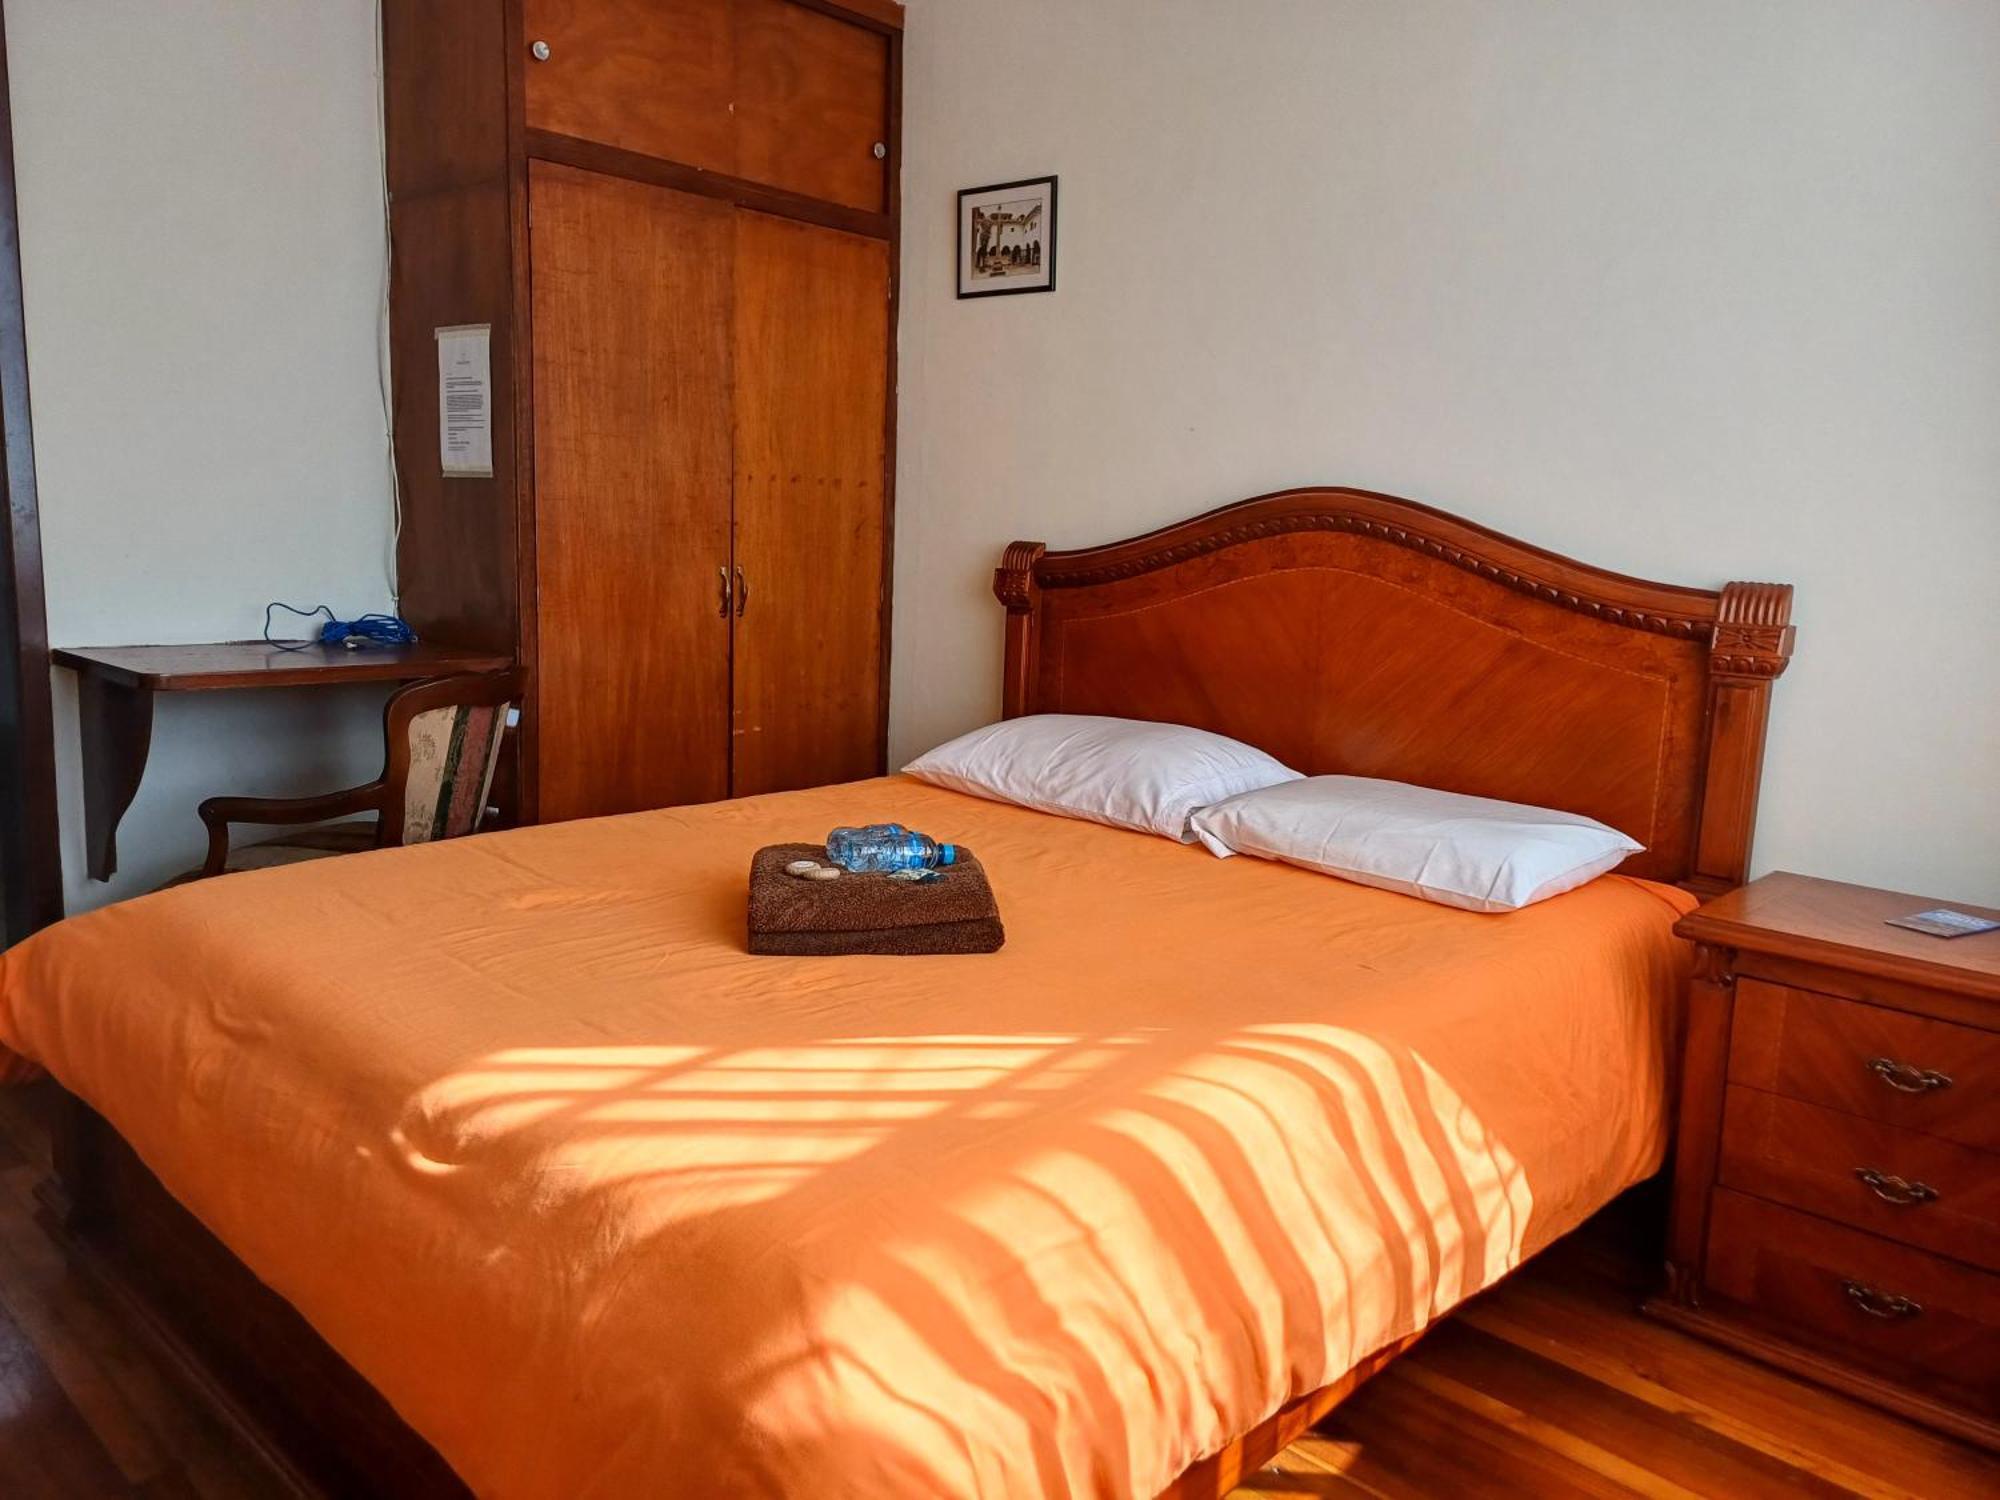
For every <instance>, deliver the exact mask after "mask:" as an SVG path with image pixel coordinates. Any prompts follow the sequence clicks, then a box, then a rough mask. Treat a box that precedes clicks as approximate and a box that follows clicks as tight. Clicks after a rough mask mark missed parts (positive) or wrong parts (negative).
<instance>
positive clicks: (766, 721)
mask: <svg viewBox="0 0 2000 1500" xmlns="http://www.w3.org/2000/svg"><path fill="white" fill-rule="evenodd" d="M735 322H736V372H735V374H736V382H735V391H736V403H735V404H736V556H737V561H738V564H739V566H740V567H741V568H742V570H743V585H742V587H741V589H740V590H739V593H738V599H737V603H738V607H739V609H740V611H741V613H740V615H739V617H738V619H737V621H736V671H735V677H736V684H735V726H734V728H735V733H734V750H733V762H734V775H733V779H732V789H733V791H734V793H735V794H736V795H737V796H739V797H742V796H750V795H753V794H755V793H758V792H773V791H783V790H786V789H788V788H792V787H801V786H816V785H820V784H822V783H826V782H834V781H851V780H855V779H857V778H859V777H864V776H873V775H876V774H878V773H879V772H880V770H881V726H882V709H883V702H884V700H883V694H884V690H885V685H884V683H883V680H882V604H883V588H884V583H885V580H884V577H883V544H884V535H885V524H886V516H885V514H884V509H883V501H884V489H885V474H884V464H885V453H886V440H887V435H886V431H885V425H884V424H885V421H886V418H887V402H888V353H889V247H888V245H887V243H886V242H884V241H881V240H874V239H865V238H862V237H860V236H857V235H851V234H843V233H841V232H839V231H837V230H832V229H821V228H818V227H816V226H813V225H809V224H800V223H795V222H792V221H790V220H785V219H776V218H771V217H769V216H767V215H764V214H757V213H751V212H749V211H747V210H739V211H738V212H737V215H736V318H735Z"/></svg>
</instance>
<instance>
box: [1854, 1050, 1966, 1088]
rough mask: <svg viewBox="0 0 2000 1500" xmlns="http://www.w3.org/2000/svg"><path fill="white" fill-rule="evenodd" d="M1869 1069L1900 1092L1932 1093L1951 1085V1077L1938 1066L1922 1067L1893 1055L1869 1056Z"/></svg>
mask: <svg viewBox="0 0 2000 1500" xmlns="http://www.w3.org/2000/svg"><path fill="white" fill-rule="evenodd" d="M1868 1071H1869V1072H1871V1073H1873V1074H1874V1075H1875V1076H1876V1077H1877V1078H1879V1079H1881V1080H1882V1081H1883V1082H1884V1083H1886V1084H1888V1085H1889V1087H1890V1088H1892V1089H1894V1090H1895V1091H1896V1092H1897V1093H1899V1094H1931V1093H1936V1092H1937V1091H1938V1090H1939V1089H1948V1088H1950V1087H1951V1079H1950V1078H1949V1077H1948V1076H1946V1075H1945V1074H1943V1073H1940V1072H1939V1071H1938V1070H1937V1069H1936V1068H1920V1067H1918V1066H1917V1065H1916V1064H1915V1063H1906V1062H1897V1061H1896V1060H1895V1059H1894V1058H1893V1057H1871V1058H1869V1059H1868Z"/></svg>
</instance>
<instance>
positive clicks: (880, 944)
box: [750, 844, 1007, 955]
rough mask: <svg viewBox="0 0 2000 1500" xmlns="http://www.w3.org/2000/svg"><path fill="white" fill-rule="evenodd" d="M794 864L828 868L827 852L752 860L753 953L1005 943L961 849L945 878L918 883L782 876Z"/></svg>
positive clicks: (982, 947) (775, 853)
mask: <svg viewBox="0 0 2000 1500" xmlns="http://www.w3.org/2000/svg"><path fill="white" fill-rule="evenodd" d="M798 859H812V860H818V861H819V862H820V863H821V864H826V863H828V860H827V857H826V846H825V845H823V844H772V845H770V846H769V847H767V848H763V849H759V850H758V851H757V854H756V857H755V858H754V859H752V860H751V861H750V951H751V952H752V953H786V954H794V955H822V954H834V953H991V952H993V950H994V949H996V948H998V947H999V946H1000V945H1001V944H1002V943H1003V942H1005V941H1006V940H1007V934H1006V932H1005V931H1004V930H1003V929H1002V928H1001V926H1000V908H999V907H998V906H997V905H995V904H994V901H993V887H992V886H990V885H988V884H987V883H986V872H985V871H984V870H983V869H981V868H980V865H979V860H978V859H977V858H976V857H975V856H974V855H973V854H972V853H971V852H970V851H969V850H967V849H966V847H965V846H964V845H963V844H960V845H959V846H958V860H957V863H955V864H952V865H948V866H946V867H945V868H944V869H942V870H940V871H939V872H938V874H939V875H940V877H942V878H940V879H937V880H931V881H925V882H922V883H917V882H913V881H908V880H891V879H890V878H889V877H888V876H887V875H849V874H847V873H845V872H842V874H841V877H840V879H838V880H801V879H799V878H798V877H797V876H796V875H787V874H786V873H785V866H786V865H788V864H790V863H792V861H793V860H798Z"/></svg>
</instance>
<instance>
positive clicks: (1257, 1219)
mask: <svg viewBox="0 0 2000 1500" xmlns="http://www.w3.org/2000/svg"><path fill="white" fill-rule="evenodd" d="M887 817H895V818H898V819H900V820H902V821H904V822H906V823H909V824H911V825H913V826H915V827H919V828H923V829H925V830H927V831H930V832H934V833H936V834H938V835H940V836H944V837H955V838H957V839H960V840H962V841H963V842H965V843H967V844H970V845H971V846H972V847H974V848H975V849H977V850H978V852H979V854H980V856H981V857H982V858H983V859H984V861H985V863H986V867H987V869H988V870H989V871H990V872H991V875H992V878H993V882H994V886H995V888H996V891H997V892H998V895H999V898H1000V902H1001V908H1002V913H1003V915H1004V917H1005V919H1006V923H1007V932H1008V943H1007V946H1006V948H1005V949H1004V950H1003V951H1002V952H1000V953H998V954H995V955H992V956H990V957H976V958H969V957H952V958H900V959H899V958H829V959H782V958H751V957H748V956H746V955H745V954H744V952H743V934H742V923H743V910H744V881H745V875H746V872H747V870H748V867H749V862H750V854H751V851H752V850H753V849H754V848H756V847H757V846H758V845H760V844H764V843H770V842H775V841H778V840H782V839H792V838H811V837H814V836H816V835H819V834H821V833H823V832H824V831H825V830H826V829H827V828H828V827H830V826H832V825H834V824H836V823H853V822H861V821H865V820H868V819H871V818H887ZM1689 904H1690V903H1689V902H1688V901H1687V900H1686V899H1685V898H1683V897H1681V896H1680V895H1678V894H1677V893H1675V892H1672V891H1669V890H1666V889H1664V888H1662V887H1658V886H1651V885H1646V884H1643V883H1641V882H1636V881H1631V880H1626V879H1622V878H1619V877H1609V878H1606V879H1603V880H1600V881H1597V882H1595V883H1594V884H1592V885H1590V886H1588V887H1585V888H1584V889H1582V890H1579V891H1576V892H1573V893H1571V894H1569V895H1566V896H1562V897H1559V898H1557V899H1556V900H1554V901H1550V902H1548V903H1546V904H1545V905H1542V906H1539V907H1535V908H1531V909H1530V910H1527V911H1524V912H1520V913H1517V914H1513V915H1508V916H1478V915H1473V914H1469V913H1463V912H1456V911H1450V910H1446V909H1444V908H1441V907H1436V906H1427V905H1424V904H1422V903H1420V902H1418V901H1415V900H1411V899H1409V898H1407V897H1403V896H1397V895H1389V894H1385V893H1380V892H1375V891H1370V890H1366V889H1363V888H1361V887H1359V886H1354V885H1349V884H1345V883H1343V882H1341V881H1338V880H1333V879H1329V878H1328V877H1326V876H1322V875H1315V874H1310V873H1307V872H1304V871H1300V870H1294V869H1289V868H1286V867H1283V866H1280V865H1276V864H1269V863H1264V862H1261V861H1258V860H1253V859H1237V860H1230V861H1226V862H1225V861H1219V860H1216V859H1214V858H1212V857H1210V856H1209V855H1208V854H1206V853H1204V852H1203V851H1202V850H1201V849H1199V848H1195V847H1181V846H1177V845H1174V844H1171V843H1168V842H1166V841H1165V840H1162V839H1159V838H1155V837H1151V836H1147V835H1141V834H1134V833H1126V832H1120V831H1117V830H1113V829H1107V828H1100V827H1096V826H1093V825H1091V824H1086V823H1078V822H1071V821H1066V820H1062V819H1058V818H1054V817H1051V816H1047V815H1044V814H1040V813H1033V812H1027V811H1024V810H1021V809H1017V808H1012V807H1004V806H999V805H996V804H993V803H987V802H981V801H978V800H975V799H973V798H970V797H965V796H962V795H959V794H957V793H952V792H946V791H940V790H936V789H932V788H928V787H924V786H921V785H919V784H917V783H915V782H912V781H909V780H905V779H902V778H891V779H889V780H885V781H880V782H871V783H862V784H859V785H856V786H849V787H836V788H828V789H824V790H819V791H813V792H798V793H790V794H786V795H783V796H777V797H765V798H757V799H752V800H749V801H743V802H736V803H725V804H721V805H718V806H713V807H703V808H691V809H683V810H678V811H670V812H661V813H651V814H643V815H640V816H635V817H630V818H618V819H607V820H602V821H597V822H590V823H574V824H567V825H561V826H556V827H548V828H536V829H528V830H523V831H521V832H518V833H510V834H501V835H496V836H492V837H487V838H480V839H474V840H468V841H462V842H459V843H455V844H441V845H430V846H425V847H418V848H412V849H407V850H393V851H385V852H382V853H378V854H365V855H359V856H355V857H353V858H348V859H340V860H334V861H330V862H324V863H321V864H317V865H313V866H304V867H293V868H289V869H281V870H274V871H269V872H264V873H259V874H249V875H232V876H229V877H227V878H224V879H221V880H215V881H209V882H205V883H202V884H198V885H194V886H189V887H185V888H182V889H179V890H176V891H172V892H168V893H166V894H163V895H157V896H150V897H146V898H144V899H142V900H137V901H131V902H128V903H125V904H123V905H120V906H115V907H112V908H109V909H107V910H104V911H100V912H96V913H93V914H91V915H88V916H84V917H80V918H77V919H75V920H73V921H70V922H66V923H64V924H62V925H61V926H60V927H58V928H56V929H54V930H52V931H50V932H47V933H45V934H43V935H42V936H40V937H38V938H36V939H34V940H33V941H31V942H29V943H27V944H24V945H22V946H21V947H19V948H17V949H15V950H13V951H12V952H9V953H7V954H6V955H4V956H3V957H0V1041H4V1042H5V1043H6V1044H7V1045H8V1046H9V1047H11V1048H14V1049H16V1050H17V1051H18V1052H20V1053H21V1054H23V1055H25V1056H27V1057H30V1058H33V1059H35V1060H37V1061H39V1062H41V1063H43V1064H45V1065H46V1066H47V1067H48V1068H49V1069H50V1070H51V1071H52V1072H53V1073H55V1075H56V1076H57V1077H58V1078H60V1079H61V1080H62V1081H63V1082H64V1083H65V1084H67V1085H68V1086H69V1087H70V1088H72V1089H73V1090H75V1091H76V1092H77V1093H79V1094H81V1095H82V1096H83V1097H84V1098H85V1099H87V1100H88V1101H90V1102H91V1103H92V1104H93V1105H95V1106H96V1107H97V1108H98V1109H99V1110H100V1111H101V1112H102V1113H103V1114H104V1115H105V1116H106V1117H108V1118H109V1120H110V1121H111V1123H112V1124H113V1125H114V1126H116V1128H117V1129H118V1130H119V1131H120V1132H121V1133H122V1134H123V1135H124V1136H125V1138H126V1139H127V1140H128V1141H130V1142H131V1143H132V1144H133V1145H134V1146H135V1147H136V1148H137V1150H138V1151H139V1153H140V1154H141V1156H143V1157H144V1158H145V1160H146V1161H147V1162H148V1163H149V1164H150V1165H151V1167H152V1168H153V1169H154V1171H155V1172H156V1173H157V1174H158V1175H159V1177H160V1178H161V1179H162V1180H163V1181H164V1182H165V1183H166V1185H167V1186H168V1187H169V1188H170V1189H171V1190H172V1191H173V1192H174V1193H175V1194H176V1196H178V1197H179V1198H180V1199H181V1200H182V1201H183V1202H185V1203H186V1204H187V1205H188V1206H189V1207H190V1208H191V1209H193V1210H194V1212H195V1213H196V1214H197V1215H199V1216H200V1218H201V1219H202V1220H203V1221H205V1222H206V1223H207V1224H208V1225H209V1226H210V1227H211V1228H212V1229H213V1230H214V1231H215V1232H216V1233H217V1234H218V1235H220V1236H221V1237H222V1238H223V1239H224V1240H225V1241H227V1242H228V1244H229V1245H230V1246H231V1247H232V1248H233V1249H234V1250H235V1251H236V1253H237V1254H238V1256H240V1258H241V1259H242V1260H244V1261H245V1262H246V1263H247V1264H248V1265H249V1266H250V1267H251V1268H252V1269H253V1270H255V1271H256V1272H257V1273H258V1274H259V1275H260V1276H262V1277H263V1278H264V1279H265V1280H266V1281H267V1282H269V1283H270V1284H271V1285H272V1286H273V1287H275V1288H276V1289H277V1290H278V1291H280V1292H281V1293H283V1294H284V1295H285V1296H286V1297H288V1298H289V1299H290V1300H291V1301H292V1302H293V1303H294V1304H295V1305H296V1306H297V1307H298V1308H299V1309H300V1310H301V1311H303V1312H304V1313H305V1315H306V1316H307V1317H308V1318H309V1319H310V1320H311V1322H312V1323H313V1324H314V1325H315V1326H316V1327H317V1328H318V1329H319V1330H320V1331H321V1333H322V1334H324V1335H325V1337H326V1338H327V1339H328V1340H329V1341H330V1342H331V1343H332V1344H333V1345H334V1347H335V1348H337V1349H338V1350H339V1351H340V1352H341V1353H342V1354H343V1355H344V1356H345V1357H346V1358H347V1359H348V1360H349V1361H350V1362H351V1363H352V1364H353V1365H354V1366H355V1368H356V1369H358V1370H360V1371H361V1373H362V1374H364V1375H365V1376H366V1377H367V1378H368V1379H369V1380H370V1381H371V1382H372V1383H373V1384H374V1385H375V1386H376V1387H377V1388H378V1389H380V1390H381V1391H382V1392H383V1393H384V1394H385V1395H386V1396H387V1397H388V1398H389V1399H390V1400H391V1401H392V1402H393V1403H394V1404H395V1406H396V1407H397V1408H398V1409H399V1410H400V1411H401V1412H402V1413H403V1414H404V1415H405V1416H406V1417H407V1418H408V1420H409V1421H410V1422H411V1423H412V1425H414V1426H415V1427H416V1428H417V1429H418V1430H419V1431H420V1432H422V1433H423V1434H424V1435H425V1436H426V1437H428V1438H429V1439H430V1440H431V1441H432V1442H433V1443H434V1444H436V1446H437V1447H438V1449H439V1450H440V1451H441V1452H442V1453H443V1454H444V1455H445V1457H446V1458H447V1459H448V1460H449V1461H450V1462H451V1463H452V1464H453V1465H454V1466H455V1467H456V1468H457V1469H458V1470H459V1471H460V1473H462V1474H463V1475H464V1476H465V1478H466V1479H467V1480H468V1481H469V1482H470V1483H471V1484H472V1485H473V1486H474V1487H475V1488H476V1489H477V1490H478V1491H480V1492H481V1493H482V1494H489V1495H495V1496H547V1497H562V1500H580V1497H606V1500H610V1497H616V1500H626V1497H630V1496H636V1495H672V1494H681V1493H701V1494H727V1495H776V1494H783V1495H791V1496H810V1497H814V1500H836V1497H847V1496H852V1497H867V1500H896V1497H911V1500H919V1497H920V1500H936V1497H939V1496H961V1495H965V1496H971V1495H977V1496H988V1497H990V1496H1021V1497H1041V1496H1061V1495H1090V1496H1127V1495H1136V1496H1146V1495H1150V1494H1152V1493H1154V1492H1156V1491H1158V1490H1159V1489H1161V1488H1162V1487H1163V1486H1165V1485H1166V1484H1168V1483H1169V1482H1170V1481H1171V1480H1172V1479H1174V1477H1175V1476H1176V1475H1177V1474H1178V1473H1179V1472H1180V1471H1181V1470H1182V1469H1183V1468H1185V1467H1186V1466H1187V1465H1188V1464H1189V1463H1191V1462H1193V1461H1194V1460H1196V1459H1198V1458H1200V1457H1202V1456H1204V1455H1206V1454H1207V1453H1210V1452H1212V1451H1214V1450H1215V1449H1217V1448H1219V1447H1220V1446H1221V1445H1223V1444H1224V1443H1225V1442H1226V1441H1227V1440H1228V1439H1230V1438H1231V1437H1232V1436H1234V1435H1236V1434H1238V1433H1240V1432H1243V1431H1245V1430H1247V1429H1248V1428H1250V1427H1252V1426H1253V1425H1255V1424H1256V1423H1257V1422H1258V1421H1260V1420H1261V1419H1263V1418H1264V1417H1266V1416H1268V1415H1270V1414H1271V1413H1272V1412H1273V1411H1274V1410H1275V1409H1277V1408H1278V1407H1279V1406H1280V1405H1281V1404H1283V1403H1284V1402H1285V1401H1287V1400H1288V1399H1289V1398H1292V1397H1294V1396H1297V1395H1300V1394H1302V1393H1304V1392H1307V1391H1310V1390H1312V1389H1313V1388H1315V1387H1317V1386H1320V1385H1322V1384H1324V1383H1326V1382H1328V1381H1330V1380H1332V1379H1334V1378H1335V1377H1336V1376H1338V1375H1339V1374H1341V1373H1342V1372H1343V1371H1344V1370H1346V1369H1347V1368H1348V1367H1349V1366H1350V1365H1351V1364H1353V1363H1354V1362H1355V1361H1356V1360H1358V1359H1360V1358H1361V1357H1363V1356H1365V1355H1367V1354H1368V1353H1370V1352H1371V1351H1373V1350H1375V1349H1377V1348H1378V1347H1380V1346H1382V1345H1384V1344H1386V1343H1388V1342H1390V1341H1391V1340H1394V1339H1396V1338H1398V1337H1399V1336H1401V1335H1404V1334H1406V1333H1408V1332H1410V1331H1411V1330H1412V1329H1415V1328H1418V1327H1420V1326H1422V1325H1423V1324H1424V1323H1426V1322H1428V1321H1429V1320H1430V1319H1432V1318H1434V1317H1436V1316H1438V1315H1439V1314H1440V1313H1442V1312H1443V1311H1444V1310H1446V1309H1447V1308H1449V1307H1450V1306H1451V1305H1452V1304H1453V1303H1455V1302H1457V1301H1458V1300H1460V1299H1461V1298H1463V1297H1465V1296H1467V1295H1468V1294H1470V1293H1471V1292H1473V1291H1475V1290H1477V1289H1478V1288H1479V1287H1481V1286H1484V1285H1485V1284H1487V1283H1488V1282H1491V1281H1492V1280H1494V1279H1495V1278H1496V1277H1498V1276H1499V1275H1501V1274H1502V1273H1503V1272H1505V1271H1506V1270H1507V1269H1508V1268H1509V1267H1511V1266H1513V1265H1514V1264H1515V1263H1516V1262H1517V1261H1518V1260H1519V1259H1520V1258H1521V1257H1522V1256H1523V1254H1524V1253H1527V1252H1530V1251H1532V1250H1534V1249H1536V1248H1538V1247H1539V1246H1540V1245H1542V1244H1543V1243H1545V1242H1546V1241H1548V1240H1549V1239H1550V1238H1552V1237H1554V1236H1555V1235H1557V1234H1560V1233H1562V1232H1563V1231H1565V1230H1567V1229H1569V1228H1571V1227H1572V1226H1574V1225H1575V1224H1576V1223H1577V1222H1578V1221H1579V1220H1580V1219H1581V1218H1583V1217H1584V1216H1585V1215H1587V1214H1588V1213H1590V1212H1591V1211H1592V1210H1593V1209H1595V1208H1596V1207H1598V1206H1599V1205H1600V1204H1602V1203H1603V1202H1605V1201H1606V1200H1607V1199H1608V1198H1610V1197H1611V1196H1612V1195H1613V1194H1615V1193H1616V1192H1617V1191H1618V1190H1620V1189H1621V1188H1623V1187H1625V1186H1626V1185H1627V1184H1629V1183H1631V1182H1633V1181H1635V1180H1637V1179H1638V1178H1640V1177H1642V1176H1644V1175H1646V1174H1647V1173H1649V1172H1651V1171H1652V1170H1654V1169H1655V1168H1656V1167H1657V1166H1658V1164H1659V1162H1660V1160H1661V1155H1662V1151H1663V1148H1664V1142H1665V1134H1666V1132H1665V1115H1666V1099H1667V1078H1666V1074H1667V1072H1668V1068H1669V1042H1668V1038H1669V1036H1670V1029H1671V1024H1672V1021H1673V1018H1674V1015H1675V1013H1676V1009H1677V1007H1676V1004H1675V996H1676V994H1677V992H1678V988H1679V983H1680V980H1681V978H1682V974H1683V967H1684V964H1685V958H1684V955H1683V951H1682V945H1681V944H1680V943H1678V942H1677V941H1676V940H1675V939H1674V938H1672V937H1671V936H1670V935H1669V932H1668V927H1669V925H1670V923H1671V921H1672V920H1673V918H1674V916H1675V915H1676V914H1677V913H1678V912H1679V911H1681V910H1683V909H1685V908H1686V907H1687V906H1688V905H1689Z"/></svg>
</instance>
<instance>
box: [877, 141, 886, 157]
mask: <svg viewBox="0 0 2000 1500" xmlns="http://www.w3.org/2000/svg"><path fill="white" fill-rule="evenodd" d="M888 155H889V148H888V146H887V145H886V144H884V143H883V142H881V141H877V142H876V143H875V160H877V161H885V160H887V159H888Z"/></svg>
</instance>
